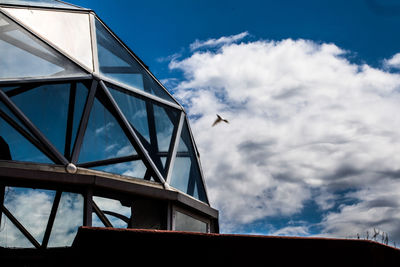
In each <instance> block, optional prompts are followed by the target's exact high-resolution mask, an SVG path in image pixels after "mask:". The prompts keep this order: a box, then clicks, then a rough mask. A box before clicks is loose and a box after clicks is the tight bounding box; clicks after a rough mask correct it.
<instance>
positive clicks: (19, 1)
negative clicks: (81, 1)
mask: <svg viewBox="0 0 400 267" xmlns="http://www.w3.org/2000/svg"><path fill="white" fill-rule="evenodd" d="M0 4H10V5H19V6H35V7H52V8H67V9H78V10H79V9H83V10H85V9H84V8H81V7H78V6H75V5H71V4H68V3H62V2H59V1H54V0H0Z"/></svg>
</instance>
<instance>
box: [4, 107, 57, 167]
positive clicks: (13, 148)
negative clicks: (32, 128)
mask: <svg viewBox="0 0 400 267" xmlns="http://www.w3.org/2000/svg"><path fill="white" fill-rule="evenodd" d="M0 108H1V110H3V108H4V106H2V105H1V103H0ZM0 136H1V138H2V139H3V140H4V142H3V144H2V146H3V148H5V147H7V146H8V149H9V150H10V156H11V159H12V160H15V161H27V162H38V163H53V162H52V161H51V160H50V159H49V158H48V157H47V156H45V155H44V154H43V153H42V152H41V151H40V150H39V149H37V148H36V147H35V146H34V145H33V144H32V143H30V142H29V141H28V140H27V139H25V138H24V137H23V136H22V135H21V134H20V133H19V132H17V131H16V130H15V129H14V128H13V127H11V126H10V125H9V124H8V123H7V122H6V121H5V120H3V119H2V118H1V117H0ZM3 153H5V152H3ZM7 157H8V156H7V155H4V157H3V158H1V159H3V160H7Z"/></svg>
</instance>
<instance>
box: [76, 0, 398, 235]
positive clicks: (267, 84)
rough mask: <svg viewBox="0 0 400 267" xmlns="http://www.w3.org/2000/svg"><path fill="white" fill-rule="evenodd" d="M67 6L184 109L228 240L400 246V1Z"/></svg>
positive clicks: (85, 3) (252, 0) (94, 3)
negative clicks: (361, 241) (220, 120)
mask: <svg viewBox="0 0 400 267" xmlns="http://www.w3.org/2000/svg"><path fill="white" fill-rule="evenodd" d="M71 2H72V3H74V4H77V5H80V6H83V7H88V8H91V9H93V10H94V11H95V12H96V13H97V14H98V16H99V17H100V18H101V19H102V20H103V21H104V22H105V23H106V24H107V25H108V26H109V27H110V28H111V29H112V30H113V31H114V32H115V33H116V34H117V35H118V36H119V37H120V38H121V39H122V40H123V41H124V42H125V43H126V44H127V45H128V46H129V47H130V48H131V49H132V50H133V51H134V52H135V53H136V54H137V55H138V56H139V57H140V58H141V59H142V60H143V61H144V62H145V64H147V65H148V66H149V67H150V70H151V71H152V72H153V73H154V74H155V76H156V77H157V78H158V79H159V80H161V81H162V82H163V83H164V84H165V86H166V87H167V89H169V90H170V91H171V92H172V93H173V94H174V96H175V97H176V98H177V99H178V100H179V101H180V102H181V103H183V105H184V106H185V108H186V111H187V112H188V114H189V117H190V120H191V126H192V129H193V133H194V136H195V139H196V141H197V145H198V147H199V151H200V153H201V155H202V156H201V161H202V165H203V169H204V172H205V175H206V183H207V187H208V192H209V195H210V199H211V202H212V205H213V206H214V207H216V208H218V209H219V210H220V218H221V231H222V232H235V233H259V234H274V235H303V236H313V235H318V236H335V237H356V236H357V234H359V235H360V236H363V235H365V234H366V232H367V231H369V232H370V233H371V232H372V231H373V230H372V229H373V228H376V229H379V230H380V231H385V232H388V233H389V238H392V239H391V240H397V241H398V242H400V231H399V229H398V227H397V224H398V223H397V222H398V220H399V219H400V193H399V192H400V182H399V179H398V178H399V177H400V175H399V173H400V171H399V170H400V157H399V156H398V151H399V149H400V146H399V144H400V142H399V141H400V130H398V129H400V127H399V126H400V118H398V117H397V114H399V111H400V110H399V108H398V106H399V105H398V101H399V100H400V93H399V92H400V74H399V69H400V54H399V52H400V48H399V44H400V36H399V35H398V29H399V28H400V3H398V1H389V0H387V1H377V0H364V1H362V0H354V1H342V0H337V1H317V0H315V1H314V0H307V1H288V0H283V1H256V0H249V1H246V2H245V3H243V1H209V0H206V1H183V0H182V1H161V0H160V1H94V0H93V1H78V0H75V1H71ZM216 113H218V114H222V115H223V116H225V117H226V118H227V119H228V120H229V121H230V123H229V124H220V125H218V127H211V124H212V122H213V120H214V119H215V114H216Z"/></svg>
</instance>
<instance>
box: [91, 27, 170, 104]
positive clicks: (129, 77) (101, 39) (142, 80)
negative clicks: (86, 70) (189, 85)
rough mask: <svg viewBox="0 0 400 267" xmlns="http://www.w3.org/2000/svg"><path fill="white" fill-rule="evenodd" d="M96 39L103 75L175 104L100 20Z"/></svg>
mask: <svg viewBox="0 0 400 267" xmlns="http://www.w3.org/2000/svg"><path fill="white" fill-rule="evenodd" d="M96 38H97V46H98V47H97V51H98V59H99V65H100V73H101V74H103V75H104V76H107V77H109V78H111V79H114V80H116V81H118V82H121V83H125V84H127V85H129V86H132V87H134V88H136V89H138V90H142V91H146V92H148V93H150V94H153V95H156V96H158V97H161V98H163V99H165V100H168V101H171V102H173V103H175V101H174V100H173V99H172V97H171V96H169V94H168V93H167V92H166V91H165V90H164V89H163V88H162V87H161V86H160V85H159V84H157V83H156V82H155V80H154V79H153V78H152V77H151V76H150V75H149V74H148V73H147V71H146V70H145V69H144V68H143V67H142V66H141V65H140V64H139V63H138V62H137V61H136V59H134V58H133V57H132V56H131V54H130V53H129V52H128V51H127V50H126V48H124V47H123V46H122V45H121V44H120V43H119V42H118V41H117V40H116V39H115V38H114V37H113V36H112V35H111V34H110V32H109V31H108V30H107V29H106V28H105V27H104V26H103V24H102V23H101V22H100V21H98V20H96Z"/></svg>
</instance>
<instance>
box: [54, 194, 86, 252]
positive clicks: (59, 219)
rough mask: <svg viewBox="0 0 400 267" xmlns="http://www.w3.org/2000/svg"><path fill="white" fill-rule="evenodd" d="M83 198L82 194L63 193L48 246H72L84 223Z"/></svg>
mask: <svg viewBox="0 0 400 267" xmlns="http://www.w3.org/2000/svg"><path fill="white" fill-rule="evenodd" d="M83 200H84V199H83V196H82V195H80V194H75V193H69V192H63V193H62V194H61V199H60V204H59V205H58V209H57V213H56V218H55V220H54V224H53V228H52V230H51V234H50V239H49V244H48V247H65V246H71V244H72V242H73V241H74V238H75V236H76V233H77V231H78V228H79V226H82V225H83Z"/></svg>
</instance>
